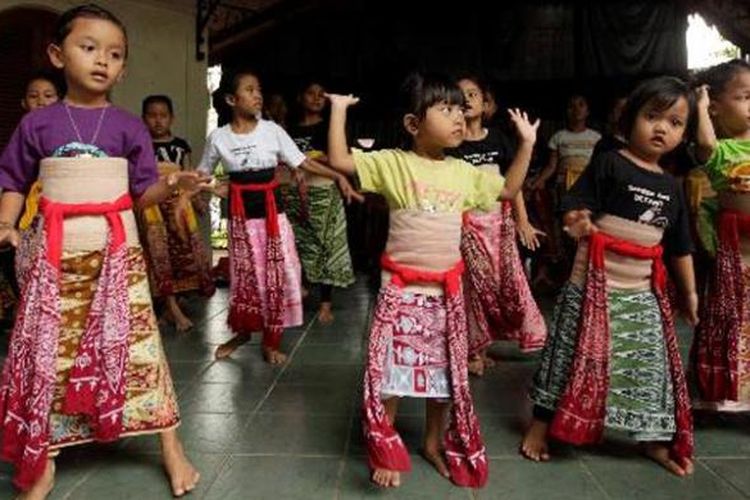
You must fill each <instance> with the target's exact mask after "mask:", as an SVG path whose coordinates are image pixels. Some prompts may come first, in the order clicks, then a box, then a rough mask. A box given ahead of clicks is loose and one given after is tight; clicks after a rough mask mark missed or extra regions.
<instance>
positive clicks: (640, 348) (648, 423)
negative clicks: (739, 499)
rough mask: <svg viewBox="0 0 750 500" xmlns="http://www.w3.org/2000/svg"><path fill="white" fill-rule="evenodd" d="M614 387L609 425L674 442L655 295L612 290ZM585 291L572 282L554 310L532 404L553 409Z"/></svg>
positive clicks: (563, 383)
mask: <svg viewBox="0 0 750 500" xmlns="http://www.w3.org/2000/svg"><path fill="white" fill-rule="evenodd" d="M608 299H609V319H610V332H611V335H612V337H611V343H610V349H611V358H610V384H609V392H608V394H607V413H606V418H605V425H606V426H607V427H608V428H611V429H617V430H620V431H625V432H627V433H628V434H630V435H631V437H632V438H633V439H635V440H637V441H669V440H671V439H672V435H673V433H674V432H675V429H676V424H675V417H674V411H675V410H674V392H673V390H672V379H671V377H670V373H669V359H668V357H667V350H666V346H665V343H664V335H663V333H662V320H661V313H660V311H659V305H658V303H657V301H656V297H655V296H654V294H653V293H652V292H651V291H643V292H625V291H612V290H610V291H609V294H608ZM582 304H583V290H582V289H581V288H580V287H579V286H577V285H574V284H572V283H567V284H566V285H565V286H564V287H563V289H562V291H561V292H560V296H559V298H558V301H557V305H556V306H555V311H554V315H553V321H552V325H551V327H550V332H549V336H548V338H547V343H546V345H545V347H544V350H543V351H542V356H541V366H540V367H539V369H538V370H537V373H536V375H535V376H534V383H533V386H532V389H531V400H532V401H533V402H534V404H536V405H538V406H540V407H542V408H545V409H547V410H551V411H554V410H555V409H556V408H557V404H558V401H559V400H560V398H561V397H562V394H563V392H564V391H565V387H566V385H567V382H568V377H569V375H570V370H571V367H572V365H573V357H574V355H575V349H576V340H577V332H578V323H579V318H580V315H581V309H582Z"/></svg>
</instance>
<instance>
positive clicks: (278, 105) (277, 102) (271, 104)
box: [266, 94, 287, 123]
mask: <svg viewBox="0 0 750 500" xmlns="http://www.w3.org/2000/svg"><path fill="white" fill-rule="evenodd" d="M266 113H267V114H268V116H269V117H270V118H271V119H272V120H273V121H275V122H276V123H283V122H284V120H285V119H286V114H287V109H286V102H285V101H284V98H283V97H282V96H281V95H279V94H272V95H271V96H270V97H269V98H268V104H267V105H266Z"/></svg>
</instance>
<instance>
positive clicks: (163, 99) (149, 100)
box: [141, 94, 174, 116]
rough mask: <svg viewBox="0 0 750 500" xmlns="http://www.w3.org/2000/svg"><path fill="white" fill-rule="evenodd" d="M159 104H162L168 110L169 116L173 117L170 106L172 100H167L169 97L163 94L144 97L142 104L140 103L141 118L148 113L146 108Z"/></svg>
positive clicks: (172, 107) (172, 109)
mask: <svg viewBox="0 0 750 500" xmlns="http://www.w3.org/2000/svg"><path fill="white" fill-rule="evenodd" d="M157 103H161V104H164V105H165V106H166V107H167V109H168V110H169V114H170V115H174V106H172V99H170V98H169V96H167V95H164V94H154V95H150V96H148V97H146V98H145V99H144V100H143V103H141V116H145V115H146V111H148V107H149V106H151V105H152V104H157Z"/></svg>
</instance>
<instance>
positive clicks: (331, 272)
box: [287, 81, 354, 324]
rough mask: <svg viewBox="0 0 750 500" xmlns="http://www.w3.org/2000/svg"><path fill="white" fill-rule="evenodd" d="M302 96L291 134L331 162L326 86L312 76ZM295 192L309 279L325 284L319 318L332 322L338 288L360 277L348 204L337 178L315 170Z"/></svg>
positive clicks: (295, 220) (311, 153)
mask: <svg viewBox="0 0 750 500" xmlns="http://www.w3.org/2000/svg"><path fill="white" fill-rule="evenodd" d="M298 102H299V104H300V107H301V108H302V116H301V117H300V120H299V121H298V122H297V123H296V124H294V125H293V126H291V127H289V129H288V131H289V136H290V137H291V138H292V140H293V141H294V142H295V144H297V147H298V148H299V149H300V151H302V152H303V153H305V155H307V157H308V158H313V159H315V160H316V161H319V162H321V163H323V164H325V163H327V161H328V156H327V155H326V150H327V149H328V148H327V144H326V138H327V133H328V122H327V121H326V120H325V119H324V118H323V110H324V108H325V104H326V100H325V90H324V88H323V86H322V85H321V84H320V83H318V82H315V81H311V82H309V83H308V84H306V85H305V86H304V88H303V89H302V92H301V93H300V95H299V97H298ZM289 195H290V196H289V197H288V198H287V201H288V202H289V206H287V210H288V211H289V212H290V213H291V214H294V216H293V217H292V224H293V225H294V237H295V241H296V243H297V251H298V252H299V256H300V260H301V262H302V271H303V272H304V273H305V278H307V280H306V281H307V283H309V284H313V285H317V286H318V288H319V290H320V308H319V311H318V320H319V321H320V322H321V323H322V324H328V323H331V322H332V321H333V311H332V307H333V304H332V300H333V297H332V295H333V288H334V287H336V288H343V287H348V286H349V285H351V284H352V283H354V269H353V268H352V259H351V256H350V255H349V243H348V241H347V232H346V213H345V212H344V204H343V203H342V202H341V195H340V194H339V192H338V189H336V185H335V184H334V183H333V181H332V180H331V179H329V178H326V177H323V176H320V175H314V174H309V173H306V174H305V175H304V178H302V179H299V182H298V189H297V190H296V191H295V190H290V191H289ZM303 204H304V206H303Z"/></svg>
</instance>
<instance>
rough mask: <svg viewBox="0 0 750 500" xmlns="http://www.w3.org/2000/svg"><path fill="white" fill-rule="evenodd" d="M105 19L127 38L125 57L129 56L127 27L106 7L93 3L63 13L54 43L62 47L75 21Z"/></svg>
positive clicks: (57, 26) (56, 29)
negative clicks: (80, 19)
mask: <svg viewBox="0 0 750 500" xmlns="http://www.w3.org/2000/svg"><path fill="white" fill-rule="evenodd" d="M79 18H83V19H103V20H105V21H109V22H111V23H112V24H114V25H115V26H117V27H118V28H120V30H121V31H122V35H123V36H124V37H125V57H127V55H128V32H127V30H126V29H125V25H124V24H123V23H122V21H120V19H119V18H118V17H117V16H115V15H114V14H113V13H112V12H110V11H108V10H107V9H105V8H104V7H100V6H98V5H96V4H93V3H87V4H84V5H79V6H78V7H73V8H72V9H68V10H66V11H65V12H63V13H62V15H61V16H60V18H59V19H58V20H57V24H56V25H55V35H54V38H53V39H52V41H53V42H54V43H55V45H58V46H61V45H62V44H63V42H64V41H65V39H66V38H68V35H70V32H71V31H72V30H73V21H75V20H76V19H79Z"/></svg>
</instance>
